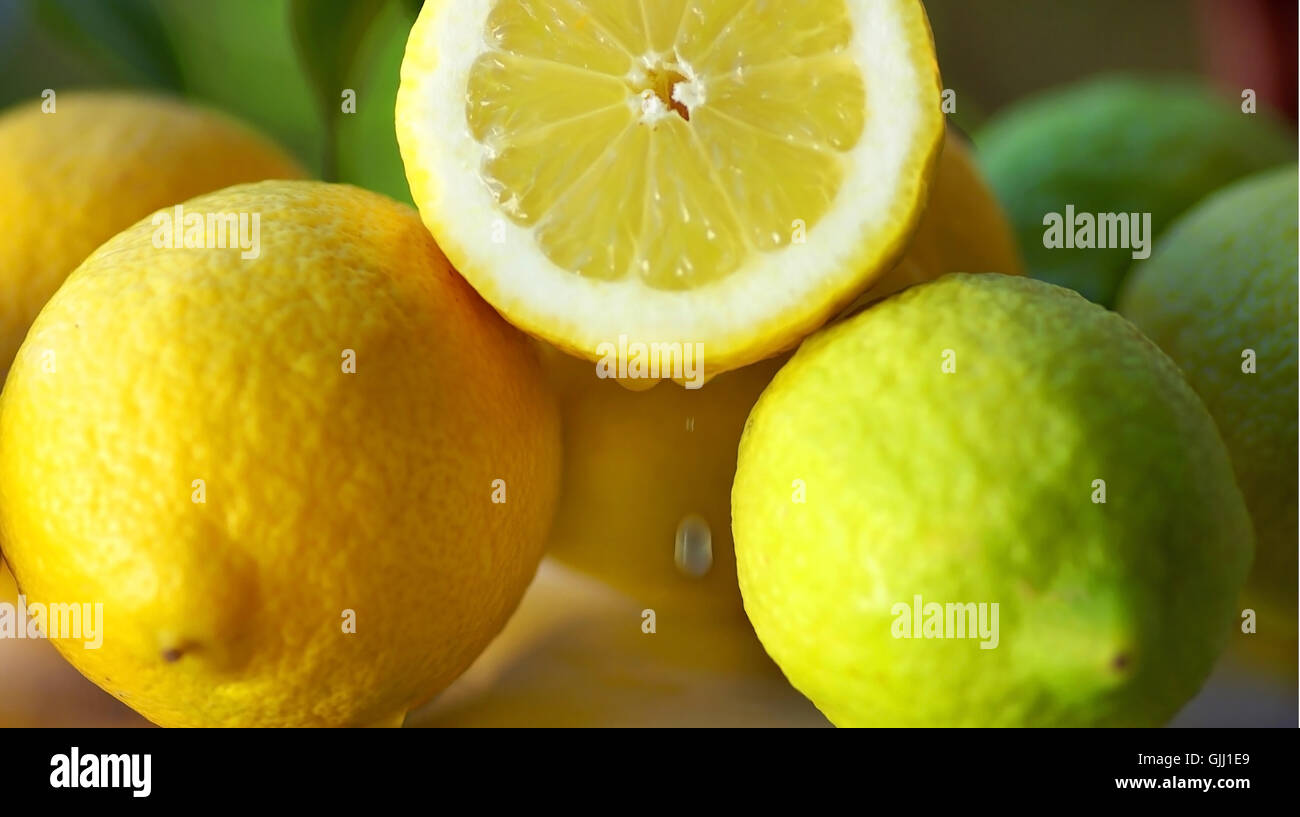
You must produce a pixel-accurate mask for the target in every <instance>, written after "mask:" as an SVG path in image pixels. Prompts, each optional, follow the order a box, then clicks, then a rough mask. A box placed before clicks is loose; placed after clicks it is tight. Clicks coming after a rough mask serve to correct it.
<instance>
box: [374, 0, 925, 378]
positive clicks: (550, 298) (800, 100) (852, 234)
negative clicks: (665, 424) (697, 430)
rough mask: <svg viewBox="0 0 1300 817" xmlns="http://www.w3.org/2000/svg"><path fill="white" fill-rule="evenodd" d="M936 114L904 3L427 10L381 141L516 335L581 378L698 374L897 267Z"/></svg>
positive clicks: (911, 7)
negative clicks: (582, 367) (679, 355)
mask: <svg viewBox="0 0 1300 817" xmlns="http://www.w3.org/2000/svg"><path fill="white" fill-rule="evenodd" d="M940 90H941V89H940V83H939V73H938V67H937V64H936V61H935V55H934V45H933V41H932V39H931V36H930V29H929V24H928V22H927V20H926V17H925V12H924V9H923V8H922V7H921V4H920V3H919V2H917V1H916V0H802V2H783V3H776V2H774V0H716V2H707V3H706V2H700V0H660V1H658V2H654V3H650V2H641V0H601V2H596V0H468V1H467V2H456V3H452V2H448V1H447V0H434V1H432V2H427V3H425V4H424V8H423V11H422V12H421V14H420V17H419V20H418V21H417V22H416V24H415V26H414V28H413V29H412V32H411V38H410V41H409V43H408V45H407V51H406V57H405V60H404V62H403V64H402V82H401V89H400V91H399V93H398V99H397V133H398V141H399V143H400V146H401V150H402V157H403V160H404V162H405V165H406V172H407V178H408V181H409V182H410V185H411V192H412V195H413V197H414V199H415V201H416V203H417V204H418V206H419V208H420V213H421V215H422V217H423V219H424V221H425V223H426V224H427V225H428V227H429V228H430V230H431V231H432V232H433V234H434V236H435V238H437V240H438V242H439V244H440V245H441V246H442V247H443V248H444V250H445V251H446V253H447V256H448V258H449V259H450V260H451V261H452V263H453V264H454V265H455V266H456V268H457V269H459V270H460V271H461V273H462V274H463V275H464V276H465V277H466V278H467V279H468V280H469V281H470V283H471V284H472V285H473V286H474V287H475V288H476V289H477V290H478V291H479V292H480V293H481V294H482V295H483V296H484V297H485V298H486V299H487V300H488V301H490V302H491V303H492V304H493V305H494V306H495V307H496V308H497V309H498V310H499V311H500V312H502V313H503V314H504V315H505V316H506V317H507V318H508V319H509V320H510V321H511V322H513V323H515V324H516V325H517V326H519V327H521V328H523V329H525V330H526V331H528V332H530V333H532V334H534V335H537V336H539V337H541V338H544V339H546V340H548V341H550V342H551V343H553V344H555V345H557V346H559V347H561V348H563V349H565V350H566V351H568V352H570V353H572V354H575V355H578V356H580V357H586V358H589V359H593V360H594V359H597V358H598V357H600V356H601V352H600V351H599V350H600V349H601V348H602V345H603V344H607V343H617V342H618V340H619V339H620V338H623V337H625V338H627V339H628V340H629V342H632V343H638V342H639V343H647V344H648V343H661V344H664V347H663V348H665V350H668V351H666V354H669V355H672V354H673V351H672V350H674V349H676V347H674V346H672V344H679V343H680V344H694V343H702V344H703V347H702V357H703V366H704V370H705V372H706V373H707V374H716V373H718V372H721V371H726V370H729V369H733V368H737V367H739V366H742V365H745V364H748V363H752V362H755V361H757V360H760V359H762V358H765V357H769V356H771V355H773V354H775V353H777V352H779V351H781V350H782V349H784V348H788V347H790V346H792V345H794V344H795V343H796V342H798V341H799V340H800V339H801V338H802V337H803V336H804V335H806V334H807V333H809V332H810V331H812V330H813V329H815V328H816V327H817V326H819V325H820V324H822V323H823V322H824V321H826V320H827V319H828V318H830V317H831V316H833V315H834V314H835V313H836V312H837V311H838V310H839V309H840V308H842V307H843V306H845V305H846V304H847V303H849V302H850V301H851V300H852V299H853V297H854V296H855V295H856V294H857V293H858V292H860V291H861V290H863V289H865V288H866V286H868V285H869V284H870V283H871V282H872V281H874V280H875V279H876V278H878V277H879V276H880V275H882V274H883V273H884V272H885V271H887V270H888V269H889V268H890V267H891V266H892V265H893V263H894V262H895V261H896V260H897V259H898V258H899V257H900V256H901V255H902V253H903V250H904V249H905V247H906V244H907V242H908V240H909V238H910V236H911V234H912V232H913V230H914V228H915V226H916V223H917V221H918V219H919V218H920V215H921V212H922V209H923V207H924V204H925V199H926V188H927V183H928V180H929V178H930V174H931V172H932V167H933V165H934V163H935V161H936V158H937V156H938V153H939V149H940V144H941V141H942V137H943V128H944V123H943V117H942V114H941V112H940V109H939V96H940ZM606 348H607V347H606ZM695 348H699V347H695Z"/></svg>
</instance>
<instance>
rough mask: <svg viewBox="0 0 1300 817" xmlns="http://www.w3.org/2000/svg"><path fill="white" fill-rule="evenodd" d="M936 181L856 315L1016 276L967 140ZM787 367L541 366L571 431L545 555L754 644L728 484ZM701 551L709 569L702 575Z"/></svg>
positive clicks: (677, 622)
mask: <svg viewBox="0 0 1300 817" xmlns="http://www.w3.org/2000/svg"><path fill="white" fill-rule="evenodd" d="M935 179H936V184H935V188H934V193H933V195H932V196H931V197H930V202H929V205H928V206H927V208H926V212H925V216H924V217H923V218H922V219H921V225H920V227H919V228H918V229H917V232H916V239H915V241H914V242H913V243H912V246H911V247H910V248H909V249H908V252H907V255H906V256H905V257H904V258H903V260H902V261H900V262H899V264H898V265H897V266H896V267H895V268H894V269H893V270H891V271H890V272H889V274H887V275H886V276H885V277H884V278H882V279H881V280H880V281H879V282H878V283H877V284H876V285H875V286H873V287H872V288H871V289H870V290H868V291H867V292H866V293H864V294H863V295H862V296H861V297H860V298H859V299H858V304H866V303H870V302H873V301H876V300H879V299H881V298H884V297H885V296H887V295H889V294H892V293H893V292H896V291H898V290H900V289H903V288H905V287H907V286H910V285H912V284H915V283H920V282H923V281H928V280H932V279H934V278H937V277H939V276H941V275H943V274H945V273H947V272H952V271H957V270H965V271H972V272H983V271H1002V272H1006V273H1008V274H1020V273H1021V272H1022V267H1021V264H1020V259H1019V257H1018V255H1017V252H1016V247H1015V242H1014V240H1013V238H1012V235H1011V229H1010V226H1009V225H1008V223H1007V221H1006V218H1005V216H1003V214H1002V210H1001V208H1000V207H999V206H998V202H997V200H996V199H994V198H993V196H992V194H991V193H990V192H989V189H988V187H987V186H986V185H985V184H984V182H983V180H982V178H981V177H980V174H979V172H978V170H977V169H976V168H975V166H974V163H973V160H972V158H971V155H970V152H969V151H968V150H967V148H966V146H965V145H964V144H963V143H962V141H961V139H960V137H957V136H954V135H952V134H951V133H950V134H949V136H948V139H947V142H946V145H945V147H944V151H943V156H942V158H941V159H940V162H939V169H938V172H937V173H936V175H935ZM786 360H788V356H784V357H781V358H778V359H774V360H768V361H764V362H762V363H757V364H754V365H753V366H747V367H745V368H743V369H739V370H737V371H734V372H728V373H726V374H724V375H721V376H719V377H717V378H714V379H713V380H711V381H709V382H708V383H707V384H706V385H705V386H704V387H703V388H701V389H698V390H690V389H682V388H679V387H678V386H677V385H676V384H672V383H665V384H661V385H658V386H655V387H654V388H652V389H650V390H649V391H647V392H637V393H634V392H632V391H629V390H628V389H627V388H623V387H621V386H626V385H628V384H629V383H631V384H636V383H637V382H638V381H627V382H624V383H622V384H620V383H616V382H614V381H612V380H601V379H600V378H599V377H597V373H596V368H595V366H593V365H592V364H591V363H589V362H587V361H581V360H578V359H576V358H571V357H568V356H566V355H561V354H558V353H550V354H547V355H545V356H544V357H543V363H544V364H545V366H546V368H547V370H548V371H549V373H550V374H551V379H552V382H553V383H554V384H555V386H556V390H557V391H558V392H559V394H560V411H561V416H562V418H563V425H564V429H565V435H564V454H565V455H564V479H563V480H562V482H561V485H562V489H561V493H560V504H559V507H558V509H557V511H556V522H555V526H554V528H553V529H552V532H551V545H550V550H549V552H550V553H551V554H553V555H554V556H555V557H556V558H558V559H559V560H560V561H562V562H564V563H566V564H569V565H571V566H573V567H576V568H577V569H579V570H582V571H585V572H588V573H590V574H591V575H593V576H596V577H599V578H600V579H602V580H604V581H607V582H609V583H610V584H612V585H613V586H614V587H617V588H619V589H620V590H623V591H625V592H627V593H629V594H630V595H631V596H632V597H633V598H635V599H637V600H638V601H640V602H642V603H643V604H645V605H646V606H647V607H652V608H654V609H655V610H656V611H657V613H658V614H659V617H660V620H661V621H662V622H664V625H663V626H665V627H667V626H687V627H696V626H704V624H705V623H706V622H710V621H732V622H734V623H736V624H738V625H739V626H740V627H741V628H743V629H744V630H745V631H749V629H750V628H749V625H748V622H747V621H746V620H745V619H744V618H743V613H742V612H741V602H740V590H739V588H738V587H737V586H736V569H735V557H734V554H733V549H732V543H731V481H732V477H733V476H734V474H735V470H736V447H737V445H738V444H739V442H740V434H741V431H742V430H743V429H744V426H745V419H746V418H747V417H748V416H749V411H750V409H751V408H752V407H753V405H754V402H755V401H756V400H757V399H758V396H759V394H760V393H761V392H762V390H763V388H764V387H765V386H766V385H767V383H768V382H769V381H770V380H771V379H772V376H773V375H774V374H776V371H777V370H778V369H779V368H780V367H781V365H782V364H783V363H784V362H785V361H786ZM641 382H645V381H641ZM654 382H655V381H649V383H651V384H653V383H654ZM706 530H707V532H708V535H707V537H706V536H704V532H705V531H706ZM679 534H680V535H679ZM705 539H707V540H708V544H707V552H708V554H709V556H710V557H711V558H708V559H705V560H704V561H703V562H701V561H699V560H700V559H702V558H704V557H703V556H702V554H703V553H704V549H705V548H706V546H705V545H704V544H703V542H704V540H705ZM679 542H680V544H679ZM701 568H703V569H701ZM701 654H705V653H701Z"/></svg>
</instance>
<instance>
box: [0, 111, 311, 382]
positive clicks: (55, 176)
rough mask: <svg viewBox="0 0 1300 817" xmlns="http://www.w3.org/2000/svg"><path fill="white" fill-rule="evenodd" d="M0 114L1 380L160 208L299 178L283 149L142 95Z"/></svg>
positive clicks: (232, 125) (210, 116)
mask: <svg viewBox="0 0 1300 817" xmlns="http://www.w3.org/2000/svg"><path fill="white" fill-rule="evenodd" d="M54 103H55V108H54V111H53V112H52V113H45V112H43V111H42V107H41V103H40V102H32V103H28V104H26V105H21V106H19V107H16V108H14V109H12V110H10V111H7V112H5V113H4V114H3V115H0V235H3V236H4V240H3V241H0V379H2V378H3V377H4V373H5V372H6V371H7V370H8V368H9V364H10V362H11V361H12V360H13V357H14V353H15V352H16V351H17V350H18V345H19V344H20V343H22V341H23V335H25V334H26V333H27V327H29V326H30V325H31V322H32V319H33V318H35V317H36V313H37V312H39V311H40V309H41V307H42V306H44V305H45V302H46V301H47V300H49V298H50V296H51V295H53V294H54V291H55V290H56V289H58V288H59V285H60V284H62V283H63V279H64V278H66V277H67V276H68V273H70V272H72V270H73V269H75V268H76V266H77V265H78V264H80V263H81V262H82V260H83V259H85V257H86V256H87V255H89V254H90V253H91V251H92V250H94V249H95V248H96V247H98V246H99V245H100V244H102V243H104V242H105V241H107V240H108V239H109V238H111V237H112V236H113V235H115V234H116V233H118V232H119V231H121V230H122V229H124V228H126V227H128V226H130V225H131V224H133V223H135V222H136V221H138V220H139V219H141V218H143V217H144V216H146V215H148V214H150V213H151V212H153V211H154V210H157V209H158V208H160V207H165V206H167V205H169V204H175V203H177V202H181V201H184V200H185V199H189V198H193V197H194V196H197V195H199V194H200V193H207V192H209V191H212V190H217V189H220V188H222V187H229V186H230V185H232V184H239V183H242V182H255V181H261V180H263V179H297V178H301V177H302V176H303V171H302V169H301V168H299V167H298V165H297V164H296V163H295V162H294V160H293V159H291V158H289V156H287V155H286V154H285V153H283V152H282V151H281V150H280V149H279V148H277V147H276V146H275V145H273V144H271V143H270V142H268V141H267V140H266V139H264V138H262V137H261V136H259V135H258V134H256V133H254V132H253V131H251V130H249V129H248V128H246V127H245V126H243V125H241V124H239V123H237V122H235V121H233V120H231V119H228V118H227V117H225V116H223V115H221V114H218V113H215V112H213V111H208V110H204V109H202V108H197V107H194V106H192V105H189V104H186V103H184V102H180V101H177V100H172V99H167V98H163V97H154V96H148V95H145V94H140V93H119V92H104V91H91V92H61V93H59V94H58V96H57V97H55V100H54Z"/></svg>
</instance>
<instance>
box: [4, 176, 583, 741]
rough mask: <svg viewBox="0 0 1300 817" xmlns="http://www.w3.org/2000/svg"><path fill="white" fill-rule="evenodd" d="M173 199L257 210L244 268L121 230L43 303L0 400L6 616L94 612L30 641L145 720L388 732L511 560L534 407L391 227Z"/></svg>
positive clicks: (328, 213) (539, 402)
mask: <svg viewBox="0 0 1300 817" xmlns="http://www.w3.org/2000/svg"><path fill="white" fill-rule="evenodd" d="M185 209H186V211H187V212H190V213H244V214H256V215H259V216H260V220H261V224H262V228H261V240H260V252H259V253H258V255H257V257H256V258H252V259H244V258H243V257H242V255H241V252H240V250H238V249H197V248H195V249H157V248H156V247H155V246H154V242H153V239H154V233H155V227H154V226H153V225H152V224H151V223H150V220H149V219H146V220H144V221H141V222H139V223H137V224H136V225H134V226H133V227H131V228H130V229H128V230H126V231H125V232H123V233H121V234H119V235H118V236H117V237H115V238H114V239H112V240H111V241H109V242H108V243H107V244H105V245H104V246H103V247H101V248H100V249H99V250H98V251H97V252H95V253H94V254H93V255H92V256H91V257H90V258H88V259H87V260H86V261H85V262H84V263H83V264H82V265H81V266H80V267H79V268H78V269H77V271H76V272H74V273H73V275H72V276H71V277H70V278H69V279H68V281H67V283H65V284H64V286H63V287H62V288H61V289H60V290H59V291H58V293H57V294H56V295H55V296H54V297H53V298H52V299H51V300H50V302H49V304H48V305H47V306H46V307H45V309H44V310H43V311H42V312H41V314H40V316H39V317H38V318H37V320H36V322H35V324H33V326H32V329H31V331H30V332H29V333H28V336H27V339H26V341H25V342H24V344H23V346H22V348H21V349H20V351H19V354H18V357H17V358H16V360H15V362H14V365H13V369H12V371H11V372H10V375H9V379H8V382H7V383H6V385H5V389H4V393H3V396H2V397H0V541H3V543H4V552H5V556H6V558H7V559H8V560H9V564H10V567H11V568H12V569H13V571H14V574H15V576H16V577H17V578H18V580H19V583H20V584H21V586H22V588H23V590H24V591H25V592H26V594H27V597H28V601H29V603H30V602H39V603H50V602H54V603H77V602H80V603H92V602H102V603H103V605H104V614H105V616H106V617H107V619H108V622H109V626H107V627H106V628H105V631H104V642H103V645H102V647H101V648H100V649H97V650H92V649H85V648H83V645H82V642H81V641H79V640H77V639H72V638H60V639H56V640H55V644H56V646H57V647H58V648H59V651H60V652H61V653H62V654H63V655H64V657H65V658H67V659H68V660H69V661H70V662H71V663H72V664H73V665H75V666H76V667H77V669H79V670H80V671H81V672H82V673H84V674H85V675H86V676H87V677H88V678H90V679H91V680H93V681H94V682H95V683H97V684H98V685H100V686H101V687H103V688H104V689H106V690H108V691H109V692H111V693H112V694H113V695H114V696H116V697H118V698H119V699H121V700H123V701H124V702H125V703H127V704H128V705H130V706H131V707H133V708H134V709H136V710H137V711H138V712H140V713H141V714H143V715H144V716H145V717H147V718H149V719H150V720H151V721H153V722H155V723H158V724H162V725H168V726H199V725H205V726H208V725H223V726H236V725H257V726H270V725H282V726H290V725H348V724H359V725H364V724H391V723H396V722H399V721H400V719H401V718H402V717H403V715H404V714H405V713H406V712H407V711H408V710H409V709H410V708H412V707H413V706H415V705H417V704H419V703H420V702H422V701H424V700H426V699H427V698H428V697H429V696H431V695H432V694H434V693H436V692H437V691H438V690H440V689H442V688H443V687H445V686H446V685H447V684H448V683H450V682H451V681H452V680H453V679H454V678H455V677H456V676H457V675H459V674H460V672H461V671H463V670H464V669H465V668H466V667H467V666H468V665H469V664H470V662H471V661H473V659H474V658H475V656H477V655H478V653H479V652H480V651H481V650H482V649H483V647H484V646H485V645H486V644H487V643H488V641H489V640H490V639H491V638H492V637H493V636H494V635H495V634H496V633H497V632H498V630H499V629H500V628H501V626H502V625H503V624H504V622H505V620H506V618H507V617H508V616H509V615H510V613H511V611H512V610H513V609H514V607H515V605H516V604H517V603H518V600H519V598H520V596H521V595H522V593H523V592H524V589H525V588H526V586H527V584H528V582H529V580H530V579H531V577H532V575H533V572H534V571H535V569H536V566H537V563H538V560H539V559H540V557H541V552H542V549H543V545H544V540H545V535H546V529H547V526H548V524H549V522H550V516H551V512H552V510H553V505H554V491H555V487H554V486H555V484H556V482H557V480H558V478H559V473H558V471H559V467H558V456H559V439H558V433H559V431H558V429H559V425H558V418H557V414H556V410H555V407H554V404H553V400H554V396H553V395H552V394H551V393H550V391H549V390H548V389H547V388H546V386H545V383H544V381H543V377H542V374H541V372H540V369H539V368H538V365H537V362H536V358H535V356H534V353H533V351H532V349H531V347H530V345H529V343H528V342H527V340H526V339H524V338H523V337H522V336H521V335H519V334H518V333H517V332H516V331H515V330H513V329H512V328H510V327H509V326H507V325H506V324H505V323H504V322H503V321H501V320H500V318H499V317H498V316H497V315H496V314H495V313H494V312H493V311H492V310H491V309H490V308H489V307H488V305H487V304H485V303H483V302H482V301H481V300H480V299H479V298H478V297H477V296H475V295H474V293H473V292H472V291H471V290H470V289H469V288H468V287H467V286H466V285H465V284H464V282H463V280H462V279H460V277H459V276H457V275H456V274H455V273H454V271H453V270H452V269H451V268H450V267H449V266H448V265H447V262H446V259H445V258H443V256H442V255H441V253H440V252H439V251H438V248H437V246H436V245H435V244H434V243H433V240H432V239H431V238H430V237H429V234H428V233H427V231H425V230H424V228H423V226H422V225H421V224H420V221H419V219H418V218H417V217H416V215H415V213H414V212H413V211H412V210H410V209H409V208H407V207H404V206H402V205H399V204H397V203H395V202H393V201H391V200H389V199H386V198H384V197H382V196H379V195H376V194H373V193H368V192H365V191H362V190H358V189H356V188H351V187H345V186H337V185H326V184H322V183H314V182H266V183H261V184H254V185H241V186H238V187H234V188H229V189H227V190H223V191H220V192H218V193H213V194H209V195H206V196H201V197H199V198H196V199H192V200H190V201H188V202H186V203H185ZM497 500H504V501H497ZM353 615H355V632H348V626H347V625H348V624H349V622H351V621H352V620H353V619H352V616H353ZM51 635H53V634H51Z"/></svg>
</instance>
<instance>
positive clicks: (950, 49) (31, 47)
mask: <svg viewBox="0 0 1300 817" xmlns="http://www.w3.org/2000/svg"><path fill="white" fill-rule="evenodd" d="M420 5H421V0H211V2H198V0H0V108H4V107H7V106H9V105H11V104H13V103H15V102H18V101H22V100H28V99H35V98H37V97H39V96H40V93H41V91H42V90H43V89H45V88H54V89H55V90H62V89H67V88H75V87H103V86H133V87H152V88H157V89H160V90H164V91H171V92H173V93H178V94H182V95H184V96H187V97H190V98H192V99H195V100H199V101H202V102H205V103H207V104H209V105H211V106H213V107H216V108H220V109H223V110H225V111H227V112H229V113H232V114H234V115H236V116H238V117H240V118H242V119H244V120H246V121H248V122H250V123H253V124H255V125H257V126H259V127H260V128H261V129H262V130H264V131H265V132H267V133H268V134H271V135H272V136H274V137H275V138H276V139H277V140H278V141H279V142H280V143H281V144H283V145H285V146H286V147H287V148H289V149H290V150H292V151H293V152H294V153H295V154H297V155H298V157H299V158H300V159H301V160H302V161H303V163H304V164H306V165H307V166H308V167H309V168H312V169H313V170H314V171H315V172H316V173H317V174H318V175H319V176H320V177H321V178H324V179H328V180H331V181H342V182H349V183H352V184H357V185H360V186H362V187H367V188H370V189H372V190H377V191H380V192H382V193H386V194H388V195H390V196H393V197H395V198H398V199H401V200H404V201H408V202H409V201H410V194H409V193H408V191H407V187H406V180H405V178H404V175H403V172H402V163H401V159H400V157H399V155H398V152H397V141H396V137H395V136H394V133H393V105H394V100H395V97H396V93H397V84H398V73H399V67H400V65H401V61H402V52H403V49H404V47H405V43H406V35H407V32H408V31H409V30H410V27H411V23H412V22H413V21H414V20H415V17H416V15H417V14H418V13H419V8H420ZM1296 7H1297V3H1296V2H1295V0H1140V2H1136V1H1135V0H1055V1H1054V2H1038V3H1031V2H1024V0H978V1H976V0H929V2H927V3H926V8H927V10H928V11H929V13H930V18H931V23H932V25H933V28H934V34H935V40H936V43H937V45H938V52H939V59H940V64H941V67H942V69H943V73H944V81H945V84H946V85H947V87H949V88H952V89H954V90H955V91H956V92H957V113H956V115H954V116H953V117H952V120H953V121H954V122H955V123H956V124H957V125H958V126H959V127H961V128H963V129H964V130H966V131H968V132H970V131H972V130H973V129H975V128H976V127H977V126H978V125H979V123H980V122H981V121H983V119H984V118H986V117H987V116H988V115H989V114H991V113H993V112H994V111H996V110H997V109H998V108H1000V107H1003V106H1005V105H1007V104H1009V103H1011V102H1013V101H1015V100H1017V99H1019V98H1021V97H1024V96H1026V95H1028V94H1031V93H1034V92H1036V91H1039V90H1042V89H1045V88H1049V87H1051V86H1054V85H1058V84H1060V83H1063V82H1069V81H1071V80H1075V79H1080V78H1083V77H1086V76H1090V75H1092V74H1096V73H1098V72H1100V71H1110V70H1128V69H1131V70H1137V71H1143V72H1157V73H1180V74H1188V73H1190V74H1201V75H1205V76H1211V77H1213V78H1215V80H1216V81H1218V82H1219V84H1221V85H1223V86H1224V87H1225V88H1226V89H1228V90H1229V91H1230V92H1231V95H1232V96H1234V97H1235V96H1237V95H1238V94H1239V93H1240V89H1241V88H1242V87H1247V85H1249V86H1250V87H1254V88H1255V89H1256V90H1257V91H1258V93H1259V95H1260V97H1261V99H1262V100H1263V101H1265V102H1268V103H1270V104H1272V105H1273V106H1274V107H1277V108H1278V109H1280V110H1282V111H1283V112H1284V113H1287V114H1289V115H1291V116H1292V117H1294V113H1295V77H1296V71H1295V65H1296V57H1295V36H1294V35H1295V30H1296ZM1267 44H1271V45H1267ZM345 88H350V89H352V90H354V91H355V92H356V99H357V107H356V113H355V114H343V113H342V112H341V101H342V100H341V93H342V89H345Z"/></svg>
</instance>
